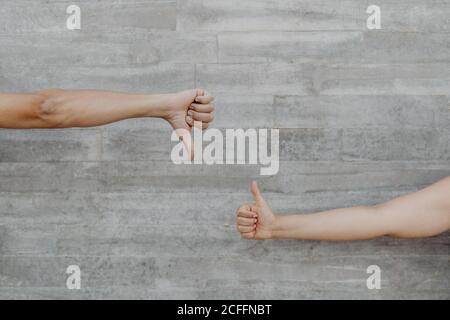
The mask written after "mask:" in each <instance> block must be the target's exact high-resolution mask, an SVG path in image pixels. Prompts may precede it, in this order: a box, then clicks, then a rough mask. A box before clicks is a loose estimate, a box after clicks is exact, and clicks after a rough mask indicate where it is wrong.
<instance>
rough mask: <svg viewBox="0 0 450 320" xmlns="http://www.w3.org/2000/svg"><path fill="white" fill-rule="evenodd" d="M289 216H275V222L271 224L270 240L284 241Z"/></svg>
mask: <svg viewBox="0 0 450 320" xmlns="http://www.w3.org/2000/svg"><path fill="white" fill-rule="evenodd" d="M287 220H289V216H286V215H275V220H274V222H273V223H272V228H271V237H270V238H271V239H286V233H287V231H288V227H289V221H287Z"/></svg>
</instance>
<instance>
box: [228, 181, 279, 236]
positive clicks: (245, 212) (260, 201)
mask: <svg viewBox="0 0 450 320" xmlns="http://www.w3.org/2000/svg"><path fill="white" fill-rule="evenodd" d="M251 191H252V195H253V200H254V202H253V204H244V205H242V206H241V207H240V208H239V209H238V210H237V218H236V222H237V229H238V231H239V232H240V234H241V237H242V238H243V239H255V240H263V239H270V238H271V237H272V231H273V230H274V228H275V223H276V216H275V215H274V214H273V212H272V209H270V207H269V205H268V204H267V202H266V200H264V198H263V196H262V194H261V192H260V191H259V188H258V185H257V183H256V181H253V182H252V184H251Z"/></svg>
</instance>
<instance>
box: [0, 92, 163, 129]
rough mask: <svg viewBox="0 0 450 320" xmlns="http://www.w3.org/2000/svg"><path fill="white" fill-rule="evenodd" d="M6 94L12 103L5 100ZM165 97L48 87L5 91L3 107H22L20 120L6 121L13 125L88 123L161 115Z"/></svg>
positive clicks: (51, 126)
mask: <svg viewBox="0 0 450 320" xmlns="http://www.w3.org/2000/svg"><path fill="white" fill-rule="evenodd" d="M8 98H9V100H10V101H14V103H12V102H11V103H9V104H7V102H8ZM167 99H168V95H139V94H127V93H117V92H107V91H95V90H74V91H69V90H47V91H40V92H35V93H32V94H27V95H5V97H4V99H2V100H3V101H5V102H4V104H5V106H4V107H3V109H2V110H3V112H4V114H5V115H7V114H8V111H10V112H9V113H10V114H12V113H13V112H15V113H17V107H14V106H17V105H19V106H20V108H21V110H23V111H22V114H21V115H20V121H9V123H11V124H12V125H10V126H9V127H14V128H55V127H57V128H68V127H91V126H98V125H104V124H108V123H112V122H115V121H119V120H123V119H128V118H137V117H163V116H164V114H165V107H166V102H167ZM8 106H11V107H8ZM13 107H14V108H13ZM8 108H9V109H8ZM0 109H1V106H0Z"/></svg>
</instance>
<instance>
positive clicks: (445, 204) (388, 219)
mask: <svg viewBox="0 0 450 320" xmlns="http://www.w3.org/2000/svg"><path fill="white" fill-rule="evenodd" d="M251 190H252V194H253V198H254V203H252V204H244V205H243V206H241V207H240V208H239V209H238V210H237V227H238V231H239V232H240V233H241V236H242V238H245V239H256V240H262V239H305V240H365V239H371V238H376V237H381V236H392V237H398V238H420V237H430V236H434V235H437V234H439V233H442V232H445V231H447V230H448V229H450V177H447V178H445V179H442V180H441V181H438V182H436V183H435V184H433V185H431V186H429V187H427V188H425V189H422V190H420V191H417V192H415V193H411V194H408V195H405V196H402V197H399V198H396V199H393V200H391V201H388V202H386V203H383V204H380V205H376V206H367V207H354V208H343V209H336V210H329V211H324V212H319V213H312V214H297V215H275V214H273V212H272V210H271V208H270V207H269V205H268V204H267V202H266V201H265V200H264V198H263V196H262V195H261V192H260V191H259V189H258V186H257V185H256V182H255V181H254V182H252V186H251Z"/></svg>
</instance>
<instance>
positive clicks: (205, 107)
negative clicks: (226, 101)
mask: <svg viewBox="0 0 450 320" xmlns="http://www.w3.org/2000/svg"><path fill="white" fill-rule="evenodd" d="M191 110H194V111H197V112H203V113H206V112H213V111H214V106H213V105H212V104H210V103H209V104H198V103H193V104H191Z"/></svg>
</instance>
